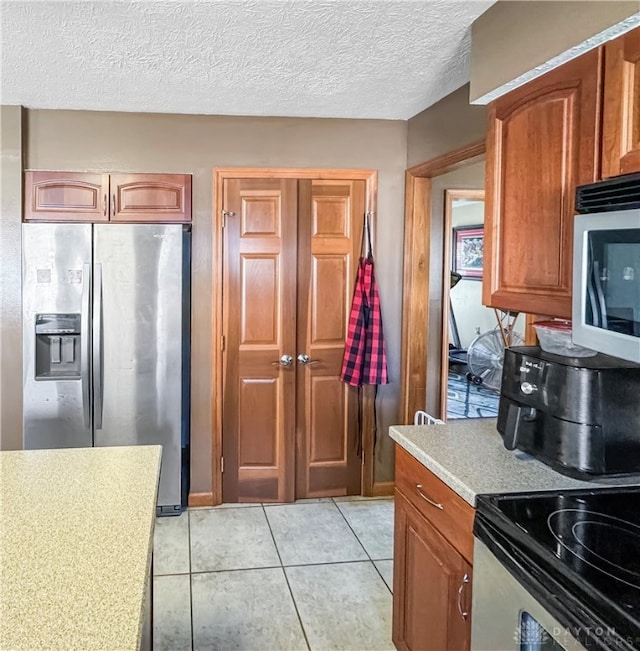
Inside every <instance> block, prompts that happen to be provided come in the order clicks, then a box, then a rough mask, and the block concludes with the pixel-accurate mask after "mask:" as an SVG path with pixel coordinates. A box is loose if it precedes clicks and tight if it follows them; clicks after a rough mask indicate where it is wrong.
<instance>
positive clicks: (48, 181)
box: [24, 172, 109, 222]
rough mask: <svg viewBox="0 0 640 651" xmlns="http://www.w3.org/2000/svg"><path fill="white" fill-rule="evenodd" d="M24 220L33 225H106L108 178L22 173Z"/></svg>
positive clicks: (87, 175)
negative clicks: (34, 222)
mask: <svg viewBox="0 0 640 651" xmlns="http://www.w3.org/2000/svg"><path fill="white" fill-rule="evenodd" d="M24 218H25V219H26V220H34V221H35V220H46V221H63V222H68V221H82V222H102V221H107V220H108V219H109V175H108V174H89V173H85V172H26V173H25V183H24Z"/></svg>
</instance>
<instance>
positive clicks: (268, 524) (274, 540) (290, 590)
mask: <svg viewBox="0 0 640 651" xmlns="http://www.w3.org/2000/svg"><path fill="white" fill-rule="evenodd" d="M262 512H263V513H264V519H265V520H266V521H267V527H269V533H270V534H271V539H272V540H273V545H274V547H275V548H276V554H278V560H279V561H280V567H281V568H282V574H283V575H284V580H285V582H286V584H287V588H288V589H289V594H290V595H291V601H292V603H293V608H294V610H295V611H296V615H297V617H298V621H299V622H300V629H301V630H302V635H303V637H304V641H305V643H306V645H307V649H308V651H311V645H310V644H309V639H308V638H307V631H305V629H304V624H303V623H302V617H300V611H299V610H298V604H297V603H296V598H295V597H294V596H293V590H292V589H291V584H290V583H289V577H288V576H287V571H286V570H285V568H284V565H283V563H282V556H280V550H279V549H278V543H277V542H276V537H275V536H274V535H273V529H272V528H271V523H270V522H269V518H268V517H267V511H266V510H265V508H264V504H263V505H262Z"/></svg>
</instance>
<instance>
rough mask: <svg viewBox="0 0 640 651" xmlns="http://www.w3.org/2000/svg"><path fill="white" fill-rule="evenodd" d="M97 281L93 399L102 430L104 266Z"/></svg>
mask: <svg viewBox="0 0 640 651" xmlns="http://www.w3.org/2000/svg"><path fill="white" fill-rule="evenodd" d="M95 273H96V279H95V287H94V297H93V397H94V400H93V402H94V414H93V419H94V424H95V428H96V429H102V408H103V402H104V400H103V398H104V395H103V394H104V381H103V380H104V377H103V372H102V362H103V358H104V352H103V350H102V334H103V324H102V264H96V267H95Z"/></svg>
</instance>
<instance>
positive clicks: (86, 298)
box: [80, 264, 91, 429]
mask: <svg viewBox="0 0 640 651" xmlns="http://www.w3.org/2000/svg"><path fill="white" fill-rule="evenodd" d="M90 292H91V265H90V264H83V265H82V299H81V309H80V377H81V378H82V414H83V420H84V426H85V429H89V428H90V427H91V378H90V377H89V368H90V366H91V365H90V363H89V350H90V345H89V342H90V341H91V337H90V335H89V306H90V302H91V301H90Z"/></svg>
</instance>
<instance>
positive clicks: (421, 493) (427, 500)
mask: <svg viewBox="0 0 640 651" xmlns="http://www.w3.org/2000/svg"><path fill="white" fill-rule="evenodd" d="M416 490H417V491H418V495H420V497H421V498H422V499H423V500H424V501H425V502H429V504H431V506H435V507H436V509H440V510H441V511H444V506H442V504H440V502H434V501H433V500H432V499H431V498H430V497H427V496H426V495H425V494H424V493H423V492H422V484H416Z"/></svg>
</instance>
